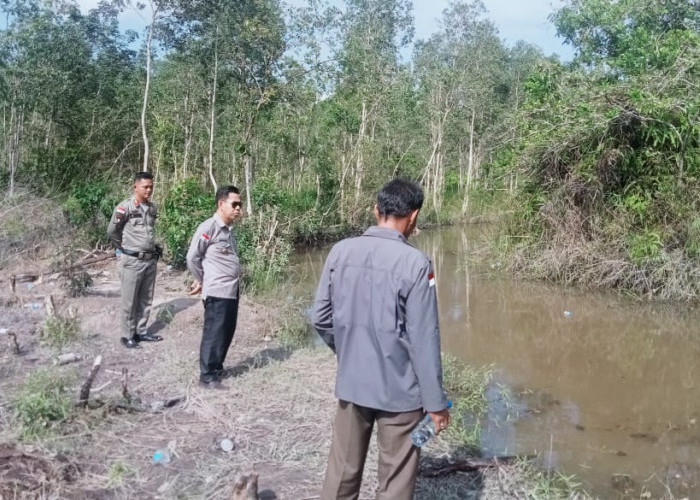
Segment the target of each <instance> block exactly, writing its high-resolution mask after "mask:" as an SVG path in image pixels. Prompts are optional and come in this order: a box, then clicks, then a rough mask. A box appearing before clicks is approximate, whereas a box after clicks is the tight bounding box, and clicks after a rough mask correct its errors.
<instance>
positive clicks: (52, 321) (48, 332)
mask: <svg viewBox="0 0 700 500" xmlns="http://www.w3.org/2000/svg"><path fill="white" fill-rule="evenodd" d="M79 337H80V320H79V319H78V317H77V316H75V315H73V314H69V315H67V316H61V315H55V316H49V317H48V318H46V321H44V325H43V327H42V335H41V340H42V342H43V343H45V344H46V345H48V346H50V347H53V348H55V349H57V350H60V349H62V348H63V347H64V346H66V345H68V344H70V343H71V342H74V341H76V340H77V339H78V338H79Z"/></svg>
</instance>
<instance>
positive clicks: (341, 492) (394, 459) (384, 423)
mask: <svg viewBox="0 0 700 500" xmlns="http://www.w3.org/2000/svg"><path fill="white" fill-rule="evenodd" d="M422 417H423V410H415V411H409V412H401V413H392V412H387V411H381V410H374V409H372V408H365V407H364V406H359V405H355V404H353V403H348V402H346V401H338V410H337V412H336V415H335V424H334V427H333V442H332V443H331V451H330V456H329V458H328V469H327V470H326V478H325V480H324V482H323V490H322V492H321V498H322V499H323V500H336V499H357V498H358V496H359V494H360V483H361V481H362V471H363V469H364V466H365V458H366V456H367V448H368V447H369V441H370V438H371V437H372V428H373V427H374V422H375V421H376V422H377V445H378V448H379V470H378V475H379V488H378V490H377V499H382V500H411V499H412V498H413V491H414V490H415V487H416V475H417V472H418V457H419V451H420V450H419V448H416V447H415V446H413V443H411V438H410V435H411V431H412V430H413V428H414V427H415V426H416V425H417V424H418V422H419V421H420V419H421V418H422Z"/></svg>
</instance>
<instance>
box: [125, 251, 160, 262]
mask: <svg viewBox="0 0 700 500" xmlns="http://www.w3.org/2000/svg"><path fill="white" fill-rule="evenodd" d="M122 253H123V254H124V255H130V256H131V257H136V258H137V259H139V260H151V259H157V258H158V254H157V253H156V252H135V251H134V250H127V249H126V248H122Z"/></svg>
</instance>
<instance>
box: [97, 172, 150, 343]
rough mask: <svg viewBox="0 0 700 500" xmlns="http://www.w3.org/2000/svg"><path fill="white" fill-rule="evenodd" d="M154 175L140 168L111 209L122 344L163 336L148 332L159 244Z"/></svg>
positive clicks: (111, 232) (111, 230)
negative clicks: (124, 195) (127, 194)
mask: <svg viewBox="0 0 700 500" xmlns="http://www.w3.org/2000/svg"><path fill="white" fill-rule="evenodd" d="M152 194H153V175H152V174H150V173H148V172H139V173H137V174H136V176H135V177H134V195H133V196H132V197H131V198H129V199H128V200H124V201H122V202H121V203H120V204H119V205H117V207H116V208H115V209H114V213H113V214H112V218H111V220H110V221H109V227H108V228H107V235H108V236H109V239H110V241H111V242H112V244H113V245H114V246H115V248H117V250H119V251H120V252H121V257H120V260H119V270H120V275H121V282H122V283H121V284H122V331H123V334H124V336H123V337H122V338H121V342H122V344H124V346H125V347H128V348H134V347H138V345H139V342H141V341H146V342H156V341H159V340H163V338H162V337H161V336H160V335H155V334H153V333H148V331H147V330H146V326H147V325H148V316H149V315H150V312H151V303H152V302H153V291H154V289H155V285H156V266H157V263H158V258H159V257H160V255H161V247H160V246H159V245H156V242H155V222H156V218H157V217H158V208H157V207H156V205H155V203H153V202H151V196H152Z"/></svg>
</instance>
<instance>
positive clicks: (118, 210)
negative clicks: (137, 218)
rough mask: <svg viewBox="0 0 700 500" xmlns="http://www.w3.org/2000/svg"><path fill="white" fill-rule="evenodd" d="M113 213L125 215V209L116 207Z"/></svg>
mask: <svg viewBox="0 0 700 500" xmlns="http://www.w3.org/2000/svg"><path fill="white" fill-rule="evenodd" d="M114 211H115V212H119V213H120V214H122V215H124V214H125V213H126V208H124V207H117V208H116V209H115V210H114Z"/></svg>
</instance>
